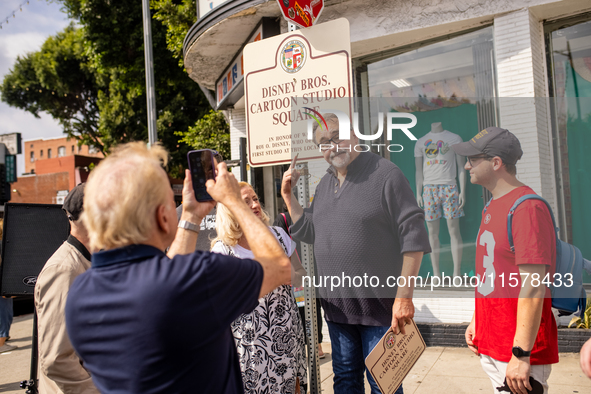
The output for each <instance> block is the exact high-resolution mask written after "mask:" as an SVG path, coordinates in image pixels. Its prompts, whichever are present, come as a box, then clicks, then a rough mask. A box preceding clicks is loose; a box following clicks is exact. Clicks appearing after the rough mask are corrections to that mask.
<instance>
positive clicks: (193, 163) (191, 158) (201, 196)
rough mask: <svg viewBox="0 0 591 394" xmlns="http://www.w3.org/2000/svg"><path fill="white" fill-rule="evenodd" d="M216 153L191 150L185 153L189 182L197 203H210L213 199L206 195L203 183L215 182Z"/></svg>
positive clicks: (207, 150) (209, 150) (204, 150)
mask: <svg viewBox="0 0 591 394" xmlns="http://www.w3.org/2000/svg"><path fill="white" fill-rule="evenodd" d="M216 154H217V152H216V151H213V150H211V149H200V150H192V151H190V152H189V153H187V161H188V163H189V171H191V181H192V182H193V190H194V192H195V198H196V199H197V201H199V202H203V201H211V200H213V198H211V196H210V195H209V193H207V188H206V187H205V183H206V182H207V180H209V179H213V180H215V166H216V163H215V160H214V156H215V155H216Z"/></svg>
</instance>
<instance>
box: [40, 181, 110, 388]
mask: <svg viewBox="0 0 591 394" xmlns="http://www.w3.org/2000/svg"><path fill="white" fill-rule="evenodd" d="M84 186H85V184H84V183H81V184H79V185H78V186H76V187H75V188H73V189H72V191H71V192H70V193H69V194H68V195H67V197H66V199H65V201H64V205H63V207H62V209H63V210H64V211H65V213H66V215H67V216H68V219H70V236H69V237H68V239H67V240H66V242H64V243H63V244H62V246H60V247H59V249H58V250H57V251H56V252H55V253H54V254H53V256H51V257H50V258H49V260H48V261H47V263H46V264H45V266H44V267H43V270H42V271H41V273H40V274H39V276H38V277H37V284H36V285H35V307H36V308H37V316H38V330H39V366H40V369H39V372H40V373H39V389H40V392H42V393H51V394H53V393H55V394H58V393H59V394H61V393H84V394H90V393H93V394H94V393H99V391H98V389H97V388H96V387H95V386H94V384H93V383H92V379H91V377H90V373H88V371H87V370H86V369H85V368H84V366H83V365H82V362H81V360H80V359H79V358H78V356H77V355H76V353H75V352H74V348H73V347H72V344H71V343H70V339H69V337H68V333H67V331H66V317H65V307H66V299H67V297H68V292H69V290H70V286H71V285H72V283H73V282H74V279H76V277H77V276H78V275H80V274H82V273H83V272H85V271H86V270H87V269H89V268H90V252H89V251H88V245H89V241H88V232H87V231H86V228H85V227H84V225H83V224H82V221H81V220H79V219H80V214H81V213H82V211H83V200H84Z"/></svg>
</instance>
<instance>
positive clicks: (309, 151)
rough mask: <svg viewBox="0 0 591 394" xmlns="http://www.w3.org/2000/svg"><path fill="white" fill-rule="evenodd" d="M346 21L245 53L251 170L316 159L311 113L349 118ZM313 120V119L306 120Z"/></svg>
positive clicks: (252, 45) (350, 93)
mask: <svg viewBox="0 0 591 394" xmlns="http://www.w3.org/2000/svg"><path fill="white" fill-rule="evenodd" d="M352 75H353V73H352V70H351V41H350V39H349V22H348V21H347V20H346V19H344V18H341V19H336V20H333V21H330V22H326V23H321V24H318V25H316V26H313V27H310V28H308V29H301V30H296V31H293V32H288V33H285V34H281V35H279V36H274V37H270V38H266V39H264V40H261V41H257V42H253V43H250V44H248V45H246V47H245V48H244V92H245V94H244V97H245V110H246V134H247V138H248V161H249V163H250V164H251V165H252V166H255V167H256V166H270V165H278V164H288V163H290V162H291V159H292V157H293V156H294V155H295V154H298V155H299V159H300V160H301V161H307V160H312V159H315V158H321V157H322V155H321V153H320V151H319V148H318V147H317V146H316V145H315V144H314V142H313V141H312V140H311V139H310V138H309V135H308V133H307V130H308V126H310V127H311V126H312V116H315V115H314V113H315V111H316V112H317V111H323V110H328V109H330V110H333V111H332V112H334V111H335V110H336V111H340V112H341V113H344V114H346V115H348V116H349V119H351V116H350V115H351V112H352V111H351V100H350V99H349V98H350V97H352V96H353V87H352ZM311 115H312V116H311Z"/></svg>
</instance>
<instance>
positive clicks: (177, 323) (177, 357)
mask: <svg viewBox="0 0 591 394" xmlns="http://www.w3.org/2000/svg"><path fill="white" fill-rule="evenodd" d="M262 281H263V267H262V266H261V265H260V264H259V263H258V262H256V261H254V260H249V259H237V258H235V257H231V256H224V255H221V254H217V253H209V252H200V251H199V252H194V253H190V254H186V255H176V256H174V258H172V259H170V258H168V257H167V256H166V255H165V254H164V252H163V251H161V250H159V249H157V248H155V247H153V246H149V245H130V246H126V247H122V248H118V249H112V250H107V251H103V252H97V253H95V254H94V255H93V256H92V268H91V269H90V270H88V271H86V272H85V273H84V274H82V275H80V276H79V277H78V278H76V280H75V281H74V284H73V285H72V287H71V288H70V294H69V295H68V301H67V304H66V323H67V327H68V334H69V335H70V340H71V341H72V345H73V346H74V349H75V350H76V352H77V353H78V354H79V355H80V357H81V359H82V360H83V361H84V366H85V367H86V368H87V369H88V370H89V371H90V372H91V374H92V379H93V381H94V382H95V385H96V386H97V387H98V389H99V390H100V391H101V393H103V394H108V393H120V392H126V393H142V394H151V393H162V394H168V393H187V394H194V393H197V392H199V393H228V394H230V393H242V392H243V386H242V376H241V374H240V366H239V363H238V354H237V352H236V346H235V345H234V340H233V338H232V331H231V330H230V326H231V324H232V322H233V321H234V320H236V319H237V318H238V317H239V316H240V315H242V314H243V313H248V312H250V311H252V310H253V309H254V308H255V307H256V306H257V305H258V296H259V293H260V290H261V284H262Z"/></svg>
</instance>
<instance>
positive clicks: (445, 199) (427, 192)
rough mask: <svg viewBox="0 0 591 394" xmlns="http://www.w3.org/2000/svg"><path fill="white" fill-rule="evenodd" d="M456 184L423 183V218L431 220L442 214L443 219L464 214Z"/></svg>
mask: <svg viewBox="0 0 591 394" xmlns="http://www.w3.org/2000/svg"><path fill="white" fill-rule="evenodd" d="M459 195H460V194H459V193H458V185H456V184H453V185H425V186H424V187H423V204H424V207H425V220H426V221H428V222H429V221H433V220H437V219H440V218H441V216H443V217H444V218H445V219H457V218H461V217H462V216H464V210H463V209H462V208H461V207H460V203H459V201H458V198H459Z"/></svg>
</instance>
